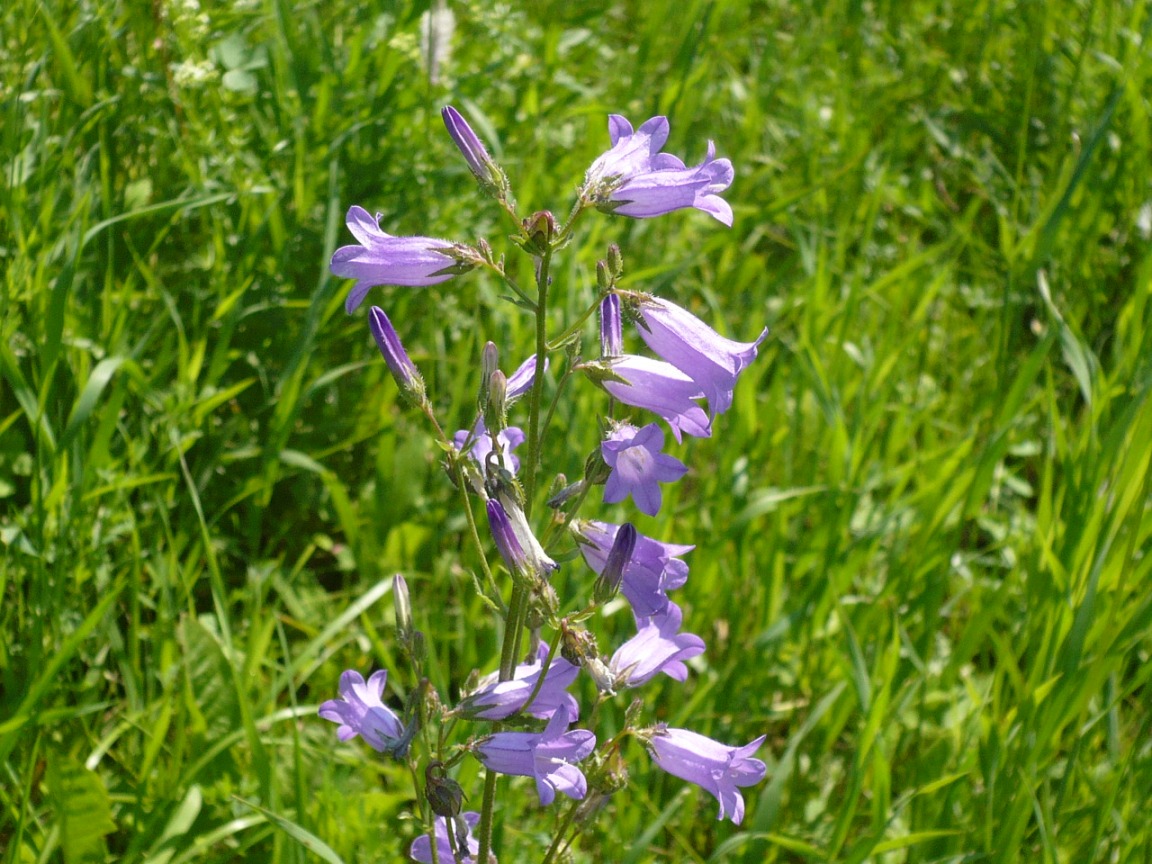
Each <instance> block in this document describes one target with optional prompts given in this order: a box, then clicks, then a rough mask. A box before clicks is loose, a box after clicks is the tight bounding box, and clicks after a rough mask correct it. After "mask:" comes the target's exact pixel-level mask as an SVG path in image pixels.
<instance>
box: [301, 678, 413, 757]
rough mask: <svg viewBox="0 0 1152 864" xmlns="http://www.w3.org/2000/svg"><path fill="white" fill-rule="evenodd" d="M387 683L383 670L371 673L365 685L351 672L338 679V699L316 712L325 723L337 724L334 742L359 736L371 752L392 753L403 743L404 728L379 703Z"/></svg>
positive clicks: (332, 700)
mask: <svg viewBox="0 0 1152 864" xmlns="http://www.w3.org/2000/svg"><path fill="white" fill-rule="evenodd" d="M387 681H388V672H387V671H386V670H384V669H380V670H378V671H376V672H373V673H372V677H371V678H369V679H368V681H367V683H365V681H364V676H363V675H361V674H360V673H359V672H357V671H356V670H355V669H349V670H347V671H346V672H344V673H343V674H342V675H341V676H340V698H339V699H329V700H328V701H327V702H325V703H324V704H323V705H321V706H320V711H319V714H320V716H321V717H323V718H324V719H325V720H331V721H332V722H333V723H339V724H340V728H339V729H337V730H336V737H337V738H339V739H340V740H341V741H350V740H351V739H353V738H355V737H356V736H357V735H359V736H361V737H362V738H363V739H364V740H365V741H367V742H368V745H369V746H370V747H372V748H373V749H374V750H379V751H380V752H381V753H391V752H395V750H396V747H397V745H398V744H400V743H401V742H403V741H404V739H405V735H404V726H403V724H402V723H401V722H400V718H399V717H397V716H396V714H395V713H394V712H393V711H392V709H391V708H389V707H388V706H387V705H385V704H384V702H383V701H382V696H383V695H384V684H385V683H386V682H387Z"/></svg>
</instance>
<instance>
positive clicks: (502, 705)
mask: <svg viewBox="0 0 1152 864" xmlns="http://www.w3.org/2000/svg"><path fill="white" fill-rule="evenodd" d="M547 657H548V646H547V645H545V644H544V643H543V642H541V643H540V647H539V648H538V649H537V651H536V660H535V662H533V663H521V664H520V665H518V666H517V667H516V669H515V671H514V672H513V673H512V680H511V681H500V680H499V678H498V675H497V674H496V673H493V674H491V675H488V676H486V677H485V678H482V679H481V680H480V684H479V686H478V687H477V689H476V690H475V691H474V692H473V693H470V694H468V696H466V697H465V698H464V699H463V700H461V702H460V704H459V705H458V706H456V713H458V714H463V715H464V716H466V717H472V718H475V719H478V720H503V719H504V718H505V717H511V716H512V715H513V714H515V713H516V712H517V711H520V710H521V709H522V708H523V707H524V705H525V704H526V703H527V701H528V697H530V696H531V695H532V693H533V691H534V690H535V689H536V684H537V682H538V681H539V680H540V670H541V669H542V668H543V665H544V660H545V659H546V658H547ZM579 672H580V667H578V666H574V665H573V664H571V663H569V662H568V661H567V660H565V659H564V658H563V657H554V658H553V659H552V662H551V663H549V664H548V672H547V673H546V674H545V675H544V683H543V684H541V685H540V692H539V693H537V694H536V698H535V699H533V700H532V704H531V705H528V710H527V712H526V713H528V714H531V715H532V716H533V717H539V718H540V719H541V720H547V719H548V718H549V717H551V716H552V715H553V714H555V713H556V711H557V710H559V709H560V708H561V707H563V708H564V709H565V710H566V711H567V712H568V716H569V717H570V718H571V719H572V720H578V719H580V706H579V704H578V703H577V702H576V700H575V698H573V696H572V694H570V693H569V692H568V687H569V686H570V685H571V684H572V682H573V681H575V680H576V676H577V675H578V674H579Z"/></svg>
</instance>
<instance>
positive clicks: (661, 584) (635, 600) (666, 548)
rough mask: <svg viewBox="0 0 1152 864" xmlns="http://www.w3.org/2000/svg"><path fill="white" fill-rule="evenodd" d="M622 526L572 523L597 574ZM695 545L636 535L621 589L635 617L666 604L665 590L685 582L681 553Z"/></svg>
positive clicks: (660, 609)
mask: <svg viewBox="0 0 1152 864" xmlns="http://www.w3.org/2000/svg"><path fill="white" fill-rule="evenodd" d="M620 528H621V526H619V525H613V524H612V523H610V522H592V521H582V520H581V521H577V522H576V523H574V525H573V530H574V531H575V533H576V538H577V540H578V541H579V546H580V552H581V554H583V556H584V561H585V562H586V563H587V564H588V566H589V567H590V568H592V570H593V571H594V572H595V573H596V574H597V575H600V574H601V573H602V572H603V571H604V566H605V564H607V562H608V555H609V553H610V552H611V551H612V545H613V543H614V542H615V540H616V534H617V532H619V531H620ZM695 548H696V547H695V546H681V545H677V544H674V543H661V542H660V541H659V540H653V539H652V538H651V537H645V536H644V535H643V534H639V533H638V534H637V535H636V545H635V546H634V547H633V550H632V557H631V559H630V560H629V562H628V564H627V565H625V567H624V576H623V581H622V582H621V584H620V590H621V592H622V593H623V594H624V596H625V597H627V598H628V602H629V604H631V606H632V613H633V614H634V615H635V616H636V618H637V619H638V620H639V619H643V618H650V617H651V616H653V615H658V614H659V613H661V612H663V611H664V609H665V608H667V606H668V603H669V601H668V594H667V592H669V591H673V590H675V589H676V588H679V587H681V586H682V585H683V584H684V583H685V582H687V581H688V565H687V564H686V563H685V562H684V561H681V560H680V556H682V555H685V554H687V553H688V552H691V551H692V550H693V549H695Z"/></svg>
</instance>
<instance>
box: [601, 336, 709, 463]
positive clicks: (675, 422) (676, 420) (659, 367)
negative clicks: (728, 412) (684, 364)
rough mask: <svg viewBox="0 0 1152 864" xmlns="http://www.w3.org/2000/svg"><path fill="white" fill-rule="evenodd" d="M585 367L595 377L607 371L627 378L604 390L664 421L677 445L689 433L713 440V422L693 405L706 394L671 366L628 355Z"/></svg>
mask: <svg viewBox="0 0 1152 864" xmlns="http://www.w3.org/2000/svg"><path fill="white" fill-rule="evenodd" d="M584 365H585V367H587V368H589V369H590V370H591V371H593V373H594V375H595V372H596V371H598V370H601V369H605V368H606V369H607V371H609V372H610V373H611V375H613V376H619V377H620V378H623V379H624V380H623V381H614V380H612V378H611V377H609V378H604V379H603V380H601V381H600V386H601V387H603V388H604V389H605V390H607V391H608V393H609V394H610V395H611V396H613V397H614V398H616V399H619V400H620V401H621V402H623V403H624V404H625V405H631V406H633V407H634V408H643V409H644V410H646V411H651V412H652V413H653V414H658V415H659V416H661V417H663V418H664V420H666V421H667V423H668V425H669V426H670V427H671V428H672V434H673V435H675V436H676V441H677V443H679V442H680V441H682V440H683V433H685V432H687V433H688V434H689V435H693V436H695V437H696V438H708V437H711V435H712V421H711V420H709V419H708V415H707V414H706V413H705V412H704V409H703V408H701V407H700V406H699V405H697V404H696V402H695V401H693V400H696V399H702V398H703V397H704V393H703V392H702V391H701V390H700V386H699V385H698V384H697V383H696V382H695V381H693V380H692V379H691V378H689V377H688V376H687V375H685V374H684V373H683V372H681V371H680V370H679V369H677V368H676V367H675V366H673V365H672V364H671V363H664V362H663V361H661V360H653V359H652V358H651V357H640V356H638V355H635V354H625V355H623V356H621V357H613V358H611V359H608V360H603V361H600V362H599V363H597V364H592V363H586V364H584Z"/></svg>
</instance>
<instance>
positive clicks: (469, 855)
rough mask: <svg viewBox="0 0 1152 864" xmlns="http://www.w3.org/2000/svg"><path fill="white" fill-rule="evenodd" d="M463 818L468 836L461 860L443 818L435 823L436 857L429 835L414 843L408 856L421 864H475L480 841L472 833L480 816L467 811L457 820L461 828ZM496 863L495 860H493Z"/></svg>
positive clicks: (423, 835)
mask: <svg viewBox="0 0 1152 864" xmlns="http://www.w3.org/2000/svg"><path fill="white" fill-rule="evenodd" d="M461 818H463V820H464V822H463V824H464V827H465V828H466V829H467V835H466V838H465V841H464V847H465V848H464V849H463V850H461V851H462V852H463V854H462V855H461V856H460V858H459V859H457V858H456V856H455V854H454V853H453V852H452V840H451V838H449V836H448V830H449V826H448V820H447V819H445V818H444V817H443V816H437V817H436V821H435V823H434V824H435V834H436V855H435V857H433V855H432V841H431V839H430V838H429V837H428V835H427V834H421V835H420V836H419V837H417V838H416V839H415V840H413V841H412V846H411V848H409V850H408V855H409V857H411V859H412V860H413V861H419V862H420V864H458V861H459V864H475V862H476V856H477V855H479V854H480V841H479V840H477V839H476V838H475V837H473V836H472V831H473V830H474V829H475V828H476V826H477V825H478V824H479V823H480V814H479V813H473V812H472V811H466V812H464V813H461V814H460V816H459V817H457V819H456V820H455V822H456V825H457V826H459V825H460V824H461V823H460V819H461ZM491 860H492V861H495V860H496V859H495V858H492V859H491Z"/></svg>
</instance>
